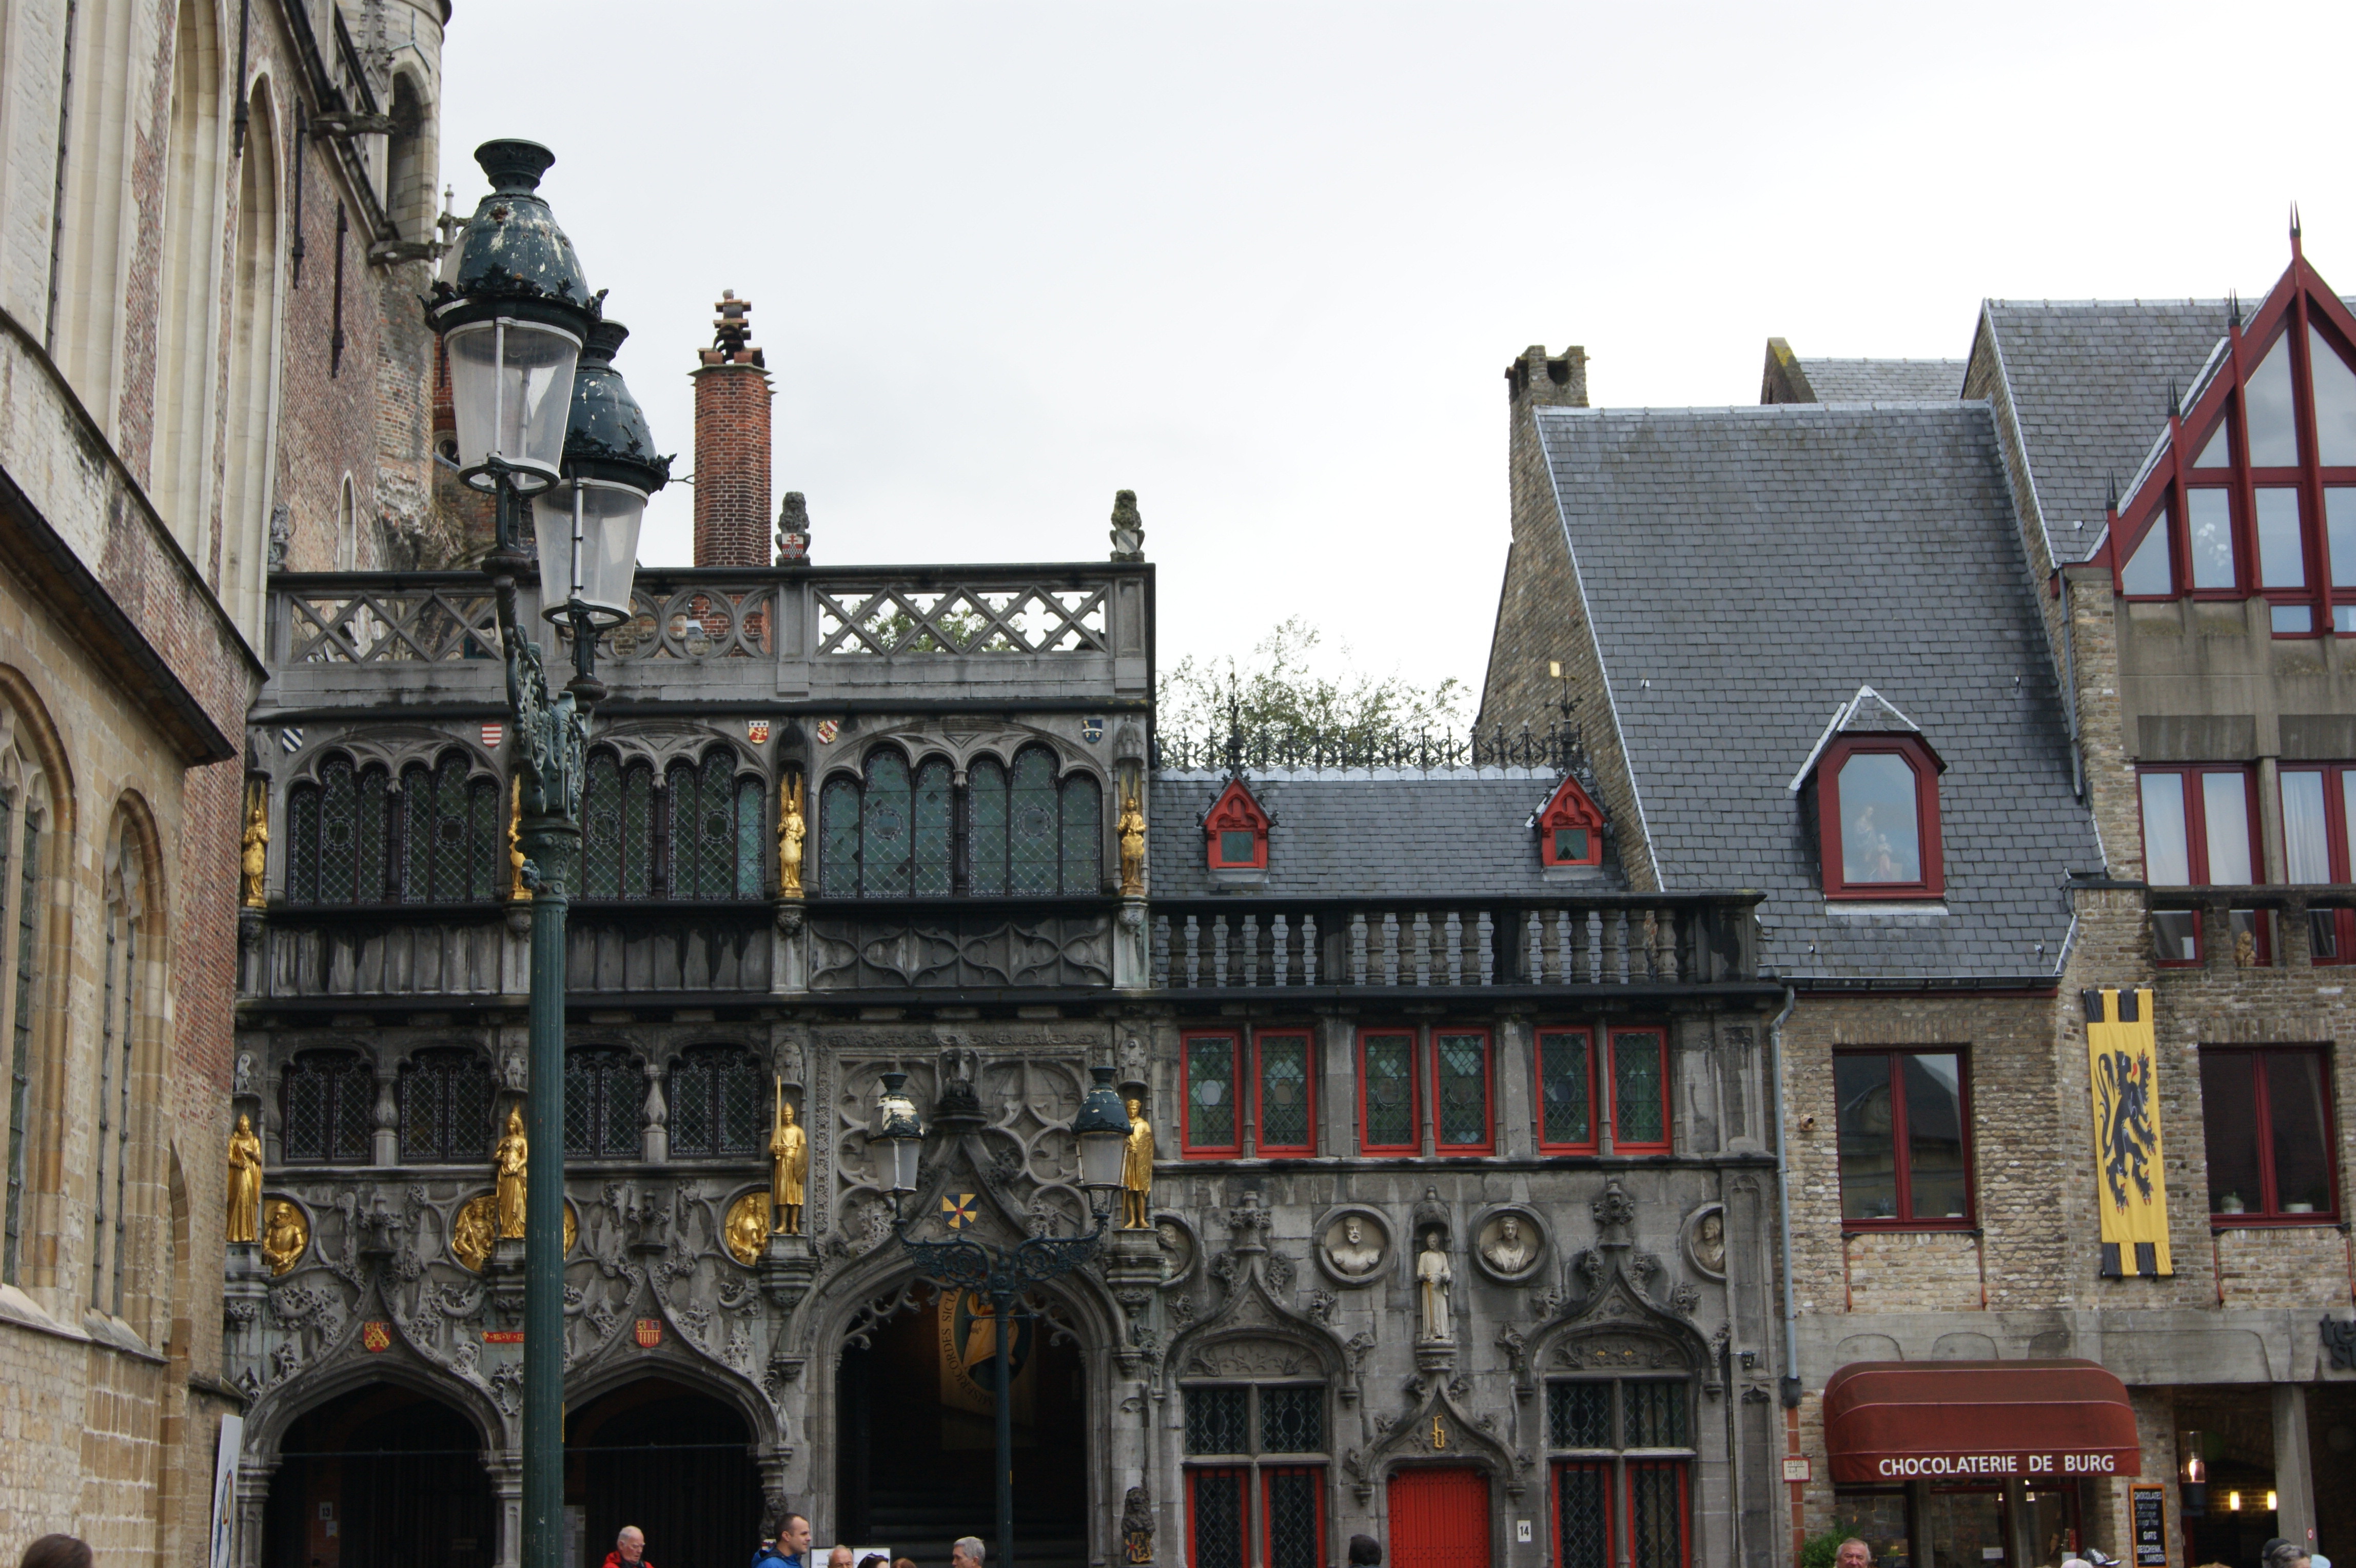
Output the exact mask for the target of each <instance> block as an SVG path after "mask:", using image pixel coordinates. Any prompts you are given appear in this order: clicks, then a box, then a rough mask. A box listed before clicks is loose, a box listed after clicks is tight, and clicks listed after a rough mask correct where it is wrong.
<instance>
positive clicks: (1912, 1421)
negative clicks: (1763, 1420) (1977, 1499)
mask: <svg viewBox="0 0 2356 1568" xmlns="http://www.w3.org/2000/svg"><path fill="white" fill-rule="evenodd" d="M1825 1445H1826V1448H1827V1449H1829V1450H1830V1452H1831V1456H1832V1465H1833V1479H1834V1480H1835V1481H1836V1482H1845V1483H1847V1484H1850V1485H1872V1484H1874V1483H1876V1482H1879V1483H1881V1484H1884V1485H1887V1484H1889V1483H1890V1482H1893V1481H1916V1480H1923V1481H1968V1480H1983V1479H1985V1480H2008V1479H2016V1478H2017V1479H2020V1480H2042V1479H2050V1478H2067V1477H2072V1476H2135V1475H2140V1474H2142V1470H2143V1466H2142V1459H2141V1454H2140V1450H2138V1448H2137V1447H2136V1423H2135V1412H2134V1411H2133V1410H2131V1409H2130V1408H2128V1405H2127V1391H2126V1384H2125V1383H2122V1382H2120V1381H2119V1380H2118V1379H2116V1378H2115V1377H2113V1376H2112V1375H2111V1374H2110V1373H2109V1372H2107V1371H2104V1369H2103V1368H2102V1366H2101V1365H2100V1364H2099V1363H2097V1362H2094V1361H1852V1362H1851V1363H1849V1364H1848V1365H1847V1366H1846V1367H1843V1368H1842V1369H1840V1370H1839V1371H1837V1372H1835V1373H1834V1374H1833V1378H1832V1381H1830V1382H1828V1383H1826V1385H1825Z"/></svg>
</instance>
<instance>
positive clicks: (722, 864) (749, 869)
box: [667, 746, 765, 898]
mask: <svg viewBox="0 0 2356 1568" xmlns="http://www.w3.org/2000/svg"><path fill="white" fill-rule="evenodd" d="M745 783H746V784H747V785H749V786H750V788H749V789H746V790H744V791H741V792H740V790H739V789H738V787H737V779H736V764H735V757H734V754H733V753H732V752H730V751H729V750H728V749H727V748H726V747H724V746H714V747H713V748H712V751H711V753H710V754H709V755H708V756H706V757H704V759H703V763H702V765H701V767H698V766H697V765H696V764H694V763H691V762H688V761H684V760H682V761H679V762H674V763H672V764H671V765H670V772H669V775H668V776H667V787H668V789H669V792H670V896H671V897H674V898H758V897H760V896H761V889H762V866H763V865H764V864H765V859H764V857H763V856H762V855H761V854H759V853H757V849H756V852H755V854H753V855H752V856H751V857H750V858H749V861H748V859H747V857H746V856H745V854H744V840H743V837H742V834H743V832H744V829H743V826H742V825H741V824H742V823H743V822H744V819H745V818H746V817H748V816H749V818H750V822H751V831H752V833H753V835H754V843H755V845H757V843H758V840H759V835H760V832H761V825H762V812H761V788H760V785H759V783H758V782H757V781H756V780H752V779H747V780H745Z"/></svg>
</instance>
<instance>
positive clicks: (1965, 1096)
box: [1833, 1050, 1972, 1230]
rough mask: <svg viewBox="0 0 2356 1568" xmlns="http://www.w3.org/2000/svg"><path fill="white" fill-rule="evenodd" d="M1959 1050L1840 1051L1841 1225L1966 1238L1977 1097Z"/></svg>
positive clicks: (1836, 1077)
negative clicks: (1941, 1232)
mask: <svg viewBox="0 0 2356 1568" xmlns="http://www.w3.org/2000/svg"><path fill="white" fill-rule="evenodd" d="M1964 1069H1965V1059H1964V1056H1963V1053H1962V1052H1960V1051H1952V1050H1950V1051H1940V1050H1929V1051H1839V1052H1836V1053H1835V1054H1834V1056H1833V1095H1834V1100H1835V1102H1836V1110H1837V1121H1838V1126H1839V1161H1840V1187H1841V1223H1842V1224H1844V1225H1847V1226H1851V1227H1855V1228H1858V1229H1883V1230H1891V1229H1894V1230H1962V1229H1965V1228H1967V1227H1968V1226H1969V1225H1970V1224H1971V1208H1972V1194H1971V1144H1970V1122H1971V1097H1970V1093H1969V1085H1968V1084H1967V1083H1966V1082H1965V1073H1964Z"/></svg>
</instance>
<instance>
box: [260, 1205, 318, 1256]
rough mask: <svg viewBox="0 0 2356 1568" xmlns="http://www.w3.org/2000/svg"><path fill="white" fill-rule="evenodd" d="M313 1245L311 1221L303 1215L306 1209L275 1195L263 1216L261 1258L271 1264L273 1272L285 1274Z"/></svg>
mask: <svg viewBox="0 0 2356 1568" xmlns="http://www.w3.org/2000/svg"><path fill="white" fill-rule="evenodd" d="M310 1244H311V1222H310V1221H309V1220H307V1219H304V1218H303V1211H302V1210H301V1209H299V1208H295V1206H294V1205H293V1204H291V1203H289V1202H287V1201H286V1200H285V1199H284V1198H283V1197H273V1198H272V1199H271V1200H270V1204H269V1207H268V1208H267V1210H266V1211H265V1212H264V1213H263V1215H262V1262H265V1263H268V1264H269V1265H270V1272H271V1273H273V1274H283V1273H286V1271H287V1270H289V1269H291V1268H293V1267H294V1266H295V1263H296V1262H298V1261H300V1260H301V1258H302V1256H303V1249H304V1248H305V1247H308V1246H309V1245H310Z"/></svg>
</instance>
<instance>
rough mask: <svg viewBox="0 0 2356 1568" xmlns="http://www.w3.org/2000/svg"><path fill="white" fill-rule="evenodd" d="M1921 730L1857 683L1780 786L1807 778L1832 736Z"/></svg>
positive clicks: (1916, 733)
mask: <svg viewBox="0 0 2356 1568" xmlns="http://www.w3.org/2000/svg"><path fill="white" fill-rule="evenodd" d="M1876 734H1879V735H1890V734H1898V735H1912V736H1920V735H1921V734H1922V725H1918V724H1916V723H1915V722H1914V721H1913V720H1912V719H1910V718H1908V717H1907V716H1906V715H1905V714H1901V713H1900V712H1899V711H1898V710H1897V709H1896V708H1894V707H1892V706H1890V699H1889V698H1887V697H1885V696H1883V695H1882V694H1881V693H1879V692H1877V691H1875V690H1874V689H1873V688H1872V687H1870V686H1859V687H1858V689H1857V695H1856V696H1854V697H1851V698H1850V699H1849V700H1848V701H1847V702H1846V703H1842V704H1841V705H1840V706H1839V707H1837V708H1835V709H1834V710H1833V716H1832V720H1831V722H1830V723H1828V724H1826V725H1825V733H1824V734H1822V735H1820V736H1816V744H1815V745H1814V746H1810V747H1809V748H1808V759H1807V760H1806V761H1805V762H1803V763H1801V764H1800V770H1799V771H1798V772H1797V773H1794V774H1793V775H1792V781H1791V783H1789V784H1787V785H1785V786H1784V788H1785V789H1798V788H1799V787H1800V786H1801V785H1803V784H1804V783H1806V782H1807V781H1808V771H1809V769H1811V768H1814V767H1815V765H1816V758H1817V757H1822V756H1823V755H1824V754H1825V747H1826V746H1830V745H1831V744H1832V743H1833V737H1834V736H1842V735H1876ZM1932 755H1933V757H1936V756H1937V755H1938V754H1937V752H1936V751H1935V750H1934V751H1933V753H1932ZM1939 766H1940V768H1941V770H1942V771H1944V770H1945V768H1946V764H1945V763H1944V762H1942V763H1940V765H1939Z"/></svg>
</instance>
